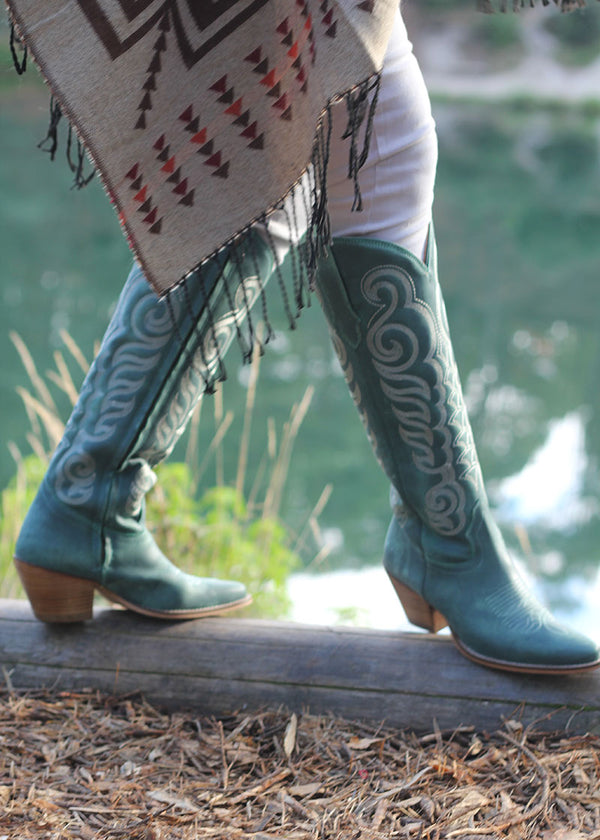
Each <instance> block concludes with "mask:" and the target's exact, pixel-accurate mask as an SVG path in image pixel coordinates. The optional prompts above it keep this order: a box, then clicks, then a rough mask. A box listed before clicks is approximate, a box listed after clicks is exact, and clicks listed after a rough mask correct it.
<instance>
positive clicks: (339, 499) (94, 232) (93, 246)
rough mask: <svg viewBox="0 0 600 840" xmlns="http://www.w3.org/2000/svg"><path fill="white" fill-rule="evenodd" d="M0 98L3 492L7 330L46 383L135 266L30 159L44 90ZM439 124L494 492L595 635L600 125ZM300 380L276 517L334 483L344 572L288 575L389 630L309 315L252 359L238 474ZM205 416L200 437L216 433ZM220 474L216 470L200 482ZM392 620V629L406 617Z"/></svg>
mask: <svg viewBox="0 0 600 840" xmlns="http://www.w3.org/2000/svg"><path fill="white" fill-rule="evenodd" d="M0 97H1V98H0V143H1V148H2V155H1V156H0V253H1V254H2V259H1V262H0V301H1V302H2V306H1V307H0V350H1V352H2V359H3V364H2V366H1V369H0V396H1V399H2V431H3V435H2V438H3V441H4V443H3V445H1V446H0V486H4V485H5V484H6V482H7V481H8V480H9V478H10V476H11V475H12V473H13V461H12V457H11V455H10V453H9V451H8V448H7V446H6V442H7V441H14V442H15V443H16V444H17V446H18V447H19V449H20V450H21V451H22V452H23V453H27V452H28V451H29V449H28V444H27V440H26V432H27V421H26V416H25V413H24V410H23V407H22V404H21V402H20V399H19V397H18V396H17V394H16V392H15V388H16V387H17V386H18V385H26V384H27V379H26V376H25V373H24V371H23V368H22V366H21V363H20V361H19V358H18V356H17V353H16V351H15V349H14V347H13V345H12V343H11V342H10V340H9V332H10V331H11V330H15V331H17V332H18V333H19V334H20V335H21V337H22V338H23V339H24V341H25V342H26V344H27V346H28V347H29V349H30V351H31V352H32V355H33V357H34V359H35V360H36V362H37V364H38V366H39V368H40V370H42V371H44V370H45V369H46V368H47V367H49V366H51V362H52V354H53V352H54V351H55V350H57V349H61V347H62V344H61V341H60V337H59V333H60V330H61V329H62V328H66V329H68V330H69V332H70V333H71V334H72V336H73V337H74V338H75V340H76V341H77V342H78V343H79V345H80V346H81V348H82V349H83V351H84V352H85V354H86V355H87V356H88V358H89V357H90V356H91V355H92V352H93V345H94V342H95V341H97V340H98V339H99V338H100V337H101V335H102V333H103V330H104V328H105V326H106V323H107V320H108V317H109V314H110V311H111V308H112V306H113V305H114V301H115V299H116V297H117V295H118V293H119V291H120V288H121V286H122V284H123V281H124V278H125V276H126V274H127V271H128V269H129V264H130V257H129V254H128V251H127V248H126V246H125V244H124V242H123V241H122V238H121V234H120V231H119V227H118V224H117V222H116V220H115V219H114V218H113V215H112V211H111V209H110V207H109V205H108V202H107V201H106V199H105V197H104V195H103V194H102V190H101V189H100V187H99V185H98V184H97V183H94V184H92V185H91V186H90V187H89V188H87V189H85V190H83V191H80V192H73V191H71V190H70V189H69V173H68V172H67V171H66V167H65V165H64V163H63V161H62V160H57V162H55V163H53V164H51V163H50V162H49V160H48V158H47V156H45V155H43V154H42V153H41V152H38V151H36V149H35V145H36V142H37V141H38V140H39V139H40V137H41V136H43V134H44V132H45V126H46V122H47V113H46V100H45V95H44V92H43V91H42V92H40V90H39V88H35V87H31V86H30V85H28V86H25V87H23V88H21V90H20V91H18V92H17V93H14V92H7V91H5V92H4V93H2V92H1V91H0ZM435 112H436V118H437V121H438V126H439V133H440V168H439V176H438V186H437V203H436V213H435V222H436V231H437V238H438V245H439V251H440V280H441V283H442V285H443V288H444V290H445V295H446V304H447V308H448V316H449V320H450V325H451V330H452V333H453V337H454V344H455V352H456V356H457V359H458V362H459V367H460V370H461V375H462V380H463V385H464V390H465V395H466V399H467V402H468V406H469V410H470V414H471V418H472V422H473V427H474V431H475V437H476V440H477V444H478V448H479V453H480V458H481V462H482V466H483V471H484V476H485V477H486V480H487V484H488V488H489V492H490V496H491V498H492V501H493V504H494V507H495V509H496V510H497V514H498V519H499V520H500V522H501V524H502V527H503V529H504V532H505V534H506V536H507V540H508V542H509V544H510V546H511V548H512V550H513V551H514V552H515V555H516V556H517V557H518V558H519V562H522V563H523V565H524V568H525V570H526V573H527V574H530V575H532V576H533V577H534V578H535V580H536V581H537V584H536V585H537V586H538V587H539V591H540V594H541V595H542V596H543V597H544V598H545V599H546V600H547V601H548V602H549V603H550V604H551V605H552V607H553V608H554V609H555V610H558V611H559V612H560V613H561V614H562V615H564V616H567V617H569V620H571V621H572V622H573V623H577V624H579V625H580V626H582V627H583V628H584V629H586V630H587V631H588V632H590V633H591V634H592V635H595V636H596V637H597V638H599V639H600V610H598V609H597V604H598V597H599V594H600V592H599V583H598V545H599V543H600V525H599V518H598V499H599V498H600V496H599V489H600V487H599V485H600V473H599V471H598V459H599V455H600V397H599V390H600V389H599V387H598V382H599V374H600V323H599V322H600V305H599V304H600V237H599V236H598V230H599V229H600V190H599V183H600V179H599V153H598V152H599V137H600V131H599V130H600V122H599V121H598V119H597V118H595V117H593V116H586V114H585V113H584V112H582V111H576V110H572V111H568V110H565V111H557V110H537V111H536V110H523V109H509V108H507V107H503V108H499V107H497V106H493V105H486V106H484V105H470V106H467V105H450V104H443V105H438V106H437V107H436V108H435ZM228 368H229V373H230V377H229V380H228V382H227V383H226V385H225V404H226V407H227V408H231V409H233V410H234V411H235V413H236V421H235V423H234V428H233V429H232V431H230V432H229V435H228V437H227V438H226V447H225V448H226V451H227V452H229V451H231V458H230V461H231V464H230V465H229V467H228V469H229V475H230V476H233V474H234V473H233V463H234V458H235V457H236V455H237V448H236V447H235V437H236V430H238V431H239V427H240V425H241V419H242V413H243V408H242V406H243V402H244V398H245V382H246V381H247V369H242V370H240V371H239V372H238V364H237V354H236V349H235V348H234V349H233V351H232V353H231V354H230V358H229V362H228ZM308 384H314V386H315V395H314V398H313V401H312V406H311V410H310V412H309V415H308V417H307V418H306V420H305V421H304V424H303V426H302V428H301V430H300V434H299V437H298V440H297V444H296V448H295V452H294V457H293V460H292V470H291V474H290V477H289V481H288V486H287V490H286V495H285V499H284V506H283V517H284V519H285V520H286V521H287V522H288V523H290V525H291V526H292V527H293V528H295V529H297V530H300V529H301V528H302V527H303V525H304V522H305V520H306V517H307V516H308V514H309V513H310V510H311V509H312V506H313V505H314V504H315V503H316V501H317V499H318V498H319V496H320V494H321V491H322V490H323V488H324V486H325V485H327V484H328V483H332V484H333V493H332V496H331V499H330V501H329V503H328V505H327V507H326V508H325V510H324V512H323V513H322V514H321V516H320V520H319V521H320V526H321V530H322V534H323V539H324V540H325V541H327V542H328V544H329V545H330V546H331V547H332V553H331V554H330V556H329V558H328V560H327V561H326V562H325V563H324V564H322V568H321V569H320V570H321V571H332V570H336V569H343V570H344V573H343V575H342V577H338V578H334V579H333V582H332V581H329V582H327V581H326V580H325V579H321V583H318V582H315V583H312V582H311V581H309V583H308V590H307V589H306V588H305V589H302V586H304V585H305V584H306V581H305V580H303V579H300V580H299V581H298V583H297V586H298V587H300V589H297V591H298V592H304V593H305V592H307V591H308V592H310V593H312V595H311V597H312V599H313V601H314V609H313V613H314V615H315V616H317V612H318V609H317V607H318V603H319V602H320V601H321V600H326V599H323V598H322V597H320V596H322V593H324V592H325V590H326V589H327V591H328V592H332V591H333V590H336V591H337V590H339V591H340V592H346V590H345V589H343V586H345V585H346V583H345V582H347V581H348V580H349V581H350V584H351V586H352V587H354V588H355V589H356V588H358V589H359V590H360V591H359V593H358V594H361V593H366V597H367V600H368V603H369V604H370V605H371V607H373V605H374V606H375V609H374V610H373V613H372V615H371V616H370V617H369V615H368V609H367V608H366V607H364V606H363V605H361V604H360V603H359V601H356V602H355V605H356V609H357V610H358V611H359V612H356V613H355V614H354V616H352V615H351V613H352V610H351V609H350V610H348V609H345V608H344V604H343V603H342V604H341V605H340V606H339V608H338V615H339V616H341V617H344V616H345V617H346V618H352V617H355V618H356V619H357V620H359V621H367V622H369V623H372V624H375V625H379V626H382V623H383V624H384V625H385V626H388V624H389V622H392V623H393V622H394V618H393V617H390V618H387V617H386V618H384V613H385V615H386V616H387V611H386V610H385V609H384V608H383V606H382V605H381V604H380V603H379V596H378V592H379V589H378V587H380V586H383V587H388V586H389V584H387V582H386V581H385V579H384V578H383V577H382V576H381V577H379V576H376V577H375V579H374V580H375V583H373V584H372V585H371V583H369V582H368V581H370V580H371V577H370V576H371V571H370V567H372V566H373V565H374V564H377V563H379V561H380V555H381V547H382V543H383V539H384V536H385V531H386V528H387V522H388V519H389V513H388V488H387V483H386V481H385V479H384V478H383V477H382V475H381V473H380V471H379V468H378V466H377V465H376V463H375V461H374V459H373V457H372V455H371V451H370V448H369V445H368V443H367V441H366V439H365V436H364V432H363V430H362V426H361V425H360V423H359V421H358V419H357V416H356V414H355V411H354V408H353V406H352V403H351V401H350V399H349V396H348V394H347V391H346V387H345V384H344V382H343V379H342V377H341V374H340V372H339V369H338V366H337V363H336V362H335V360H334V357H333V353H332V350H331V348H330V345H329V339H328V335H327V329H326V326H325V323H324V320H323V317H322V315H321V313H320V311H319V308H318V304H317V303H316V302H314V304H313V306H312V307H311V308H310V309H308V310H307V311H306V312H305V313H304V314H303V315H302V317H301V320H300V323H299V329H298V330H297V331H295V332H294V333H288V332H282V333H281V335H280V336H279V337H278V339H277V341H276V342H275V343H274V346H273V347H272V348H271V349H270V350H269V351H268V352H267V354H266V356H265V358H264V360H263V363H262V368H261V377H260V384H259V411H258V413H257V415H256V417H255V420H254V430H255V433H254V437H253V447H252V464H251V471H252V469H255V468H256V465H257V463H258V461H259V460H260V457H261V456H262V453H263V452H264V448H265V446H266V440H267V431H266V429H267V419H268V417H273V418H274V419H275V422H276V423H277V424H278V426H280V425H281V424H282V423H283V421H284V420H285V419H286V418H287V415H288V413H289V407H290V405H291V404H292V402H294V401H297V400H299V399H300V398H301V397H302V394H303V393H304V390H305V388H306V387H307V385H308ZM57 399H60V397H59V396H57ZM65 402H66V401H64V400H63V405H64V403H65ZM208 406H209V404H208V401H207V405H206V407H205V409H204V411H203V418H202V428H201V434H202V436H203V437H204V439H208V438H209V437H210V436H211V434H212V419H211V417H210V409H209V407H208ZM65 412H66V405H65ZM235 424H237V426H236V425H235ZM229 441H231V445H229V443H228V442H229ZM213 476H214V472H212V475H211V469H209V471H208V472H207V476H206V480H207V481H211V480H212V477H213ZM314 551H315V553H316V547H315V549H314ZM309 553H310V552H309ZM309 568H310V570H311V571H317V569H315V568H314V566H311V567H309ZM365 568H366V569H368V570H369V571H367V572H364V571H362V572H360V570H364V569H365ZM359 572H360V574H359ZM351 573H352V574H353V575H358V576H357V577H355V578H349V577H348V575H350V574H351ZM361 575H362V576H361ZM318 580H319V579H317V581H318ZM335 581H337V582H338V583H337V584H336V582H335ZM326 584H327V585H326ZM387 595H388V593H387V592H386V597H387ZM298 597H299V598H301V599H302V600H303V601H305V600H306V597H307V596H306V595H302V596H300V595H299V596H298ZM327 598H329V599H331V596H329V595H327ZM343 598H344V599H345V601H350V600H351V598H350V595H349V594H348V595H345V594H344V595H343ZM382 603H383V602H382ZM386 603H387V601H386ZM346 607H352V603H348V604H346ZM319 608H320V607H319ZM392 609H397V621H398V625H396V626H400V622H401V618H402V616H401V609H400V608H399V607H398V608H396V607H395V604H394V607H393V608H392V607H391V606H390V611H391V610H392ZM360 610H363V612H360ZM320 616H321V614H320V613H319V616H317V618H318V617H320ZM390 616H392V613H391V612H390ZM300 617H302V618H306V617H307V616H306V614H305V612H304V613H302V614H301V615H300ZM327 620H330V618H328V619H327Z"/></svg>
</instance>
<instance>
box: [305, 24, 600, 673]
mask: <svg viewBox="0 0 600 840" xmlns="http://www.w3.org/2000/svg"><path fill="white" fill-rule="evenodd" d="M342 123H343V120H342V117H341V115H338V114H336V116H335V124H334V135H333V136H334V137H337V136H339V133H340V125H342ZM342 130H343V126H342ZM435 163H436V143H435V133H434V127H433V121H432V119H431V114H430V111H429V101H428V97H427V93H426V91H425V87H424V84H423V80H422V78H421V76H420V73H419V70H418V67H417V65H416V62H415V60H414V57H413V56H412V53H411V50H410V45H409V43H408V39H407V37H406V32H405V30H404V27H403V25H402V22H401V21H399V20H397V21H396V25H395V30H394V34H393V37H392V41H391V45H390V50H389V53H388V56H387V59H386V63H385V66H384V71H383V77H382V83H381V100H380V103H379V105H378V110H377V112H376V115H375V120H374V127H373V138H372V145H371V150H370V154H369V157H368V159H367V161H366V164H365V166H364V168H363V169H362V170H361V173H360V184H361V192H362V199H363V207H364V211H363V213H362V214H361V213H352V212H351V205H352V200H353V192H354V191H353V184H352V182H349V181H348V180H347V178H346V174H347V173H346V166H345V162H344V160H343V158H342V156H341V154H340V153H339V147H338V146H337V144H336V145H335V146H334V149H333V152H332V170H331V181H330V188H329V197H330V211H331V221H332V228H333V231H334V234H335V235H334V240H333V245H332V248H331V254H330V255H329V257H328V258H327V260H324V261H323V263H322V265H321V266H320V272H319V278H318V283H317V291H318V294H319V297H320V299H321V302H322V305H323V308H324V311H325V314H326V317H327V319H328V321H329V325H330V328H331V332H332V337H333V342H334V345H335V348H336V351H337V352H338V355H339V358H340V361H341V364H342V367H343V369H344V373H345V376H346V379H347V381H348V384H349V387H350V391H351V393H352V396H353V398H354V400H355V402H356V404H357V408H358V410H359V413H360V415H361V418H362V420H363V422H364V424H365V426H366V428H367V432H368V435H369V438H370V439H371V442H372V444H373V447H374V449H375V452H376V455H377V457H378V459H379V461H380V463H381V465H382V466H383V468H384V470H385V472H386V474H387V476H388V478H389V480H390V482H391V484H392V505H393V510H394V515H393V517H392V522H391V525H390V528H389V531H388V535H387V539H386V544H385V557H384V565H385V568H386V570H387V572H388V574H389V576H390V578H391V580H392V583H393V585H394V587H395V589H396V591H397V593H398V595H399V597H400V599H401V600H402V603H403V605H404V607H405V610H406V612H407V615H408V617H409V619H410V620H411V621H412V622H413V623H415V624H417V625H419V626H422V627H424V628H426V629H428V630H430V631H436V630H439V629H441V627H443V626H445V624H448V625H449V626H450V628H451V630H452V632H453V635H454V639H455V641H456V643H457V644H458V646H459V648H460V649H461V650H462V652H463V653H464V654H465V655H467V656H468V657H470V658H472V659H474V660H475V661H477V662H480V663H482V664H485V665H488V666H491V667H495V668H500V669H505V670H514V671H527V672H533V673H536V672H539V673H559V672H569V671H576V670H584V669H587V668H590V667H595V666H597V665H598V664H600V658H599V651H598V650H597V648H596V646H595V645H594V644H592V643H591V642H590V641H589V640H587V639H586V638H584V637H582V636H580V635H579V634H575V633H571V632H570V631H568V630H567V629H566V628H564V627H562V626H560V625H559V624H557V622H555V621H554V619H553V618H552V617H551V616H550V614H549V613H548V612H547V611H546V610H545V609H544V608H543V607H541V605H539V604H538V603H537V602H536V601H535V599H534V598H533V597H532V596H531V595H530V593H528V592H527V590H526V588H525V587H524V585H523V583H522V582H521V580H520V579H519V578H518V576H517V574H516V572H515V569H514V565H513V564H512V562H511V560H510V557H509V556H508V554H507V552H506V548H505V546H504V543H503V540H502V537H501V535H500V532H499V531H498V529H497V528H496V526H495V524H494V522H493V520H492V517H491V514H490V510H489V506H488V501H487V497H486V493H485V489H484V486H483V480H482V477H481V472H480V468H479V463H478V460H477V454H476V451H475V446H474V443H473V437H472V433H471V427H470V425H469V420H468V417H467V411H466V407H465V404H464V400H463V397H462V391H461V386H460V381H459V378H458V372H457V369H456V364H455V362H454V356H453V351H452V345H451V342H450V336H449V332H448V326H447V322H446V314H445V310H444V303H443V299H442V295H441V290H440V287H439V284H438V282H437V271H436V254H435V239H434V235H433V228H432V226H431V203H432V199H433V182H434V176H435Z"/></svg>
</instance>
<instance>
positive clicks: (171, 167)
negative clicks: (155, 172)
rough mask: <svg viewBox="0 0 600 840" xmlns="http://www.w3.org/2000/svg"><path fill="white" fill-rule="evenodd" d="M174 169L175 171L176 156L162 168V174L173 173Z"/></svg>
mask: <svg viewBox="0 0 600 840" xmlns="http://www.w3.org/2000/svg"><path fill="white" fill-rule="evenodd" d="M174 169H175V155H173V157H170V158H169V160H168V161H167V162H166V163H165V165H164V166H161V171H162V172H173V170H174Z"/></svg>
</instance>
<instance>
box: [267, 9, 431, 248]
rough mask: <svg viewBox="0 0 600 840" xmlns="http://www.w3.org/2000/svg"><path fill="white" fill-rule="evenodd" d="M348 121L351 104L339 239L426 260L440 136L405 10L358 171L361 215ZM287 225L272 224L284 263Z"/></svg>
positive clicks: (337, 139) (332, 183) (339, 159)
mask: <svg viewBox="0 0 600 840" xmlns="http://www.w3.org/2000/svg"><path fill="white" fill-rule="evenodd" d="M346 121H347V114H346V106H345V104H344V103H341V104H340V105H339V106H337V105H336V106H335V107H334V108H333V127H332V133H331V155H330V162H329V178H328V198H329V215H330V219H331V228H332V234H333V235H334V236H368V237H373V238H376V239H383V240H385V241H387V242H393V243H395V244H396V245H401V246H403V247H404V248H407V249H408V250H409V251H412V253H414V254H416V255H417V256H418V257H419V258H421V257H422V256H423V251H424V246H425V241H426V238H427V231H428V229H429V224H430V221H431V208H432V204H433V187H434V181H435V171H436V165H437V138H436V133H435V123H434V121H433V117H432V116H431V107H430V103H429V96H428V93H427V89H426V88H425V83H424V81H423V77H422V75H421V70H420V68H419V65H418V64H417V60H416V58H415V56H414V55H413V52H412V44H411V43H410V41H409V40H408V35H407V32H406V27H405V26H404V21H403V20H402V17H401V14H400V9H398V13H397V15H396V19H395V21H394V26H393V30H392V34H391V38H390V43H389V47H388V50H387V53H386V57H385V61H384V65H383V71H382V76H381V87H380V93H379V101H378V104H377V110H376V112H375V118H374V121H373V133H372V137H371V144H370V149H369V155H368V157H367V160H366V162H365V164H364V166H363V167H362V169H361V170H360V173H359V183H360V191H361V195H362V204H363V209H362V212H353V211H352V204H353V201H354V184H353V181H352V179H350V178H348V143H347V141H343V140H341V137H342V134H343V132H344V129H345V127H346ZM283 219H284V215H283V214H282V216H278V215H277V214H274V216H273V217H271V220H270V221H269V232H270V234H271V236H272V237H273V239H274V240H275V242H276V244H277V250H278V252H279V255H280V257H282V256H283V255H284V254H285V253H286V252H287V250H288V248H289V242H288V240H287V239H286V237H287V236H289V234H288V230H287V224H285V223H284V222H283ZM280 249H281V250H280Z"/></svg>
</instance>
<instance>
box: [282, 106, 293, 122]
mask: <svg viewBox="0 0 600 840" xmlns="http://www.w3.org/2000/svg"><path fill="white" fill-rule="evenodd" d="M281 119H282V120H286V121H289V120H291V119H292V106H291V105H290V106H289V107H288V108H286V109H285V111H284V112H283V114H282V115H281Z"/></svg>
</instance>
